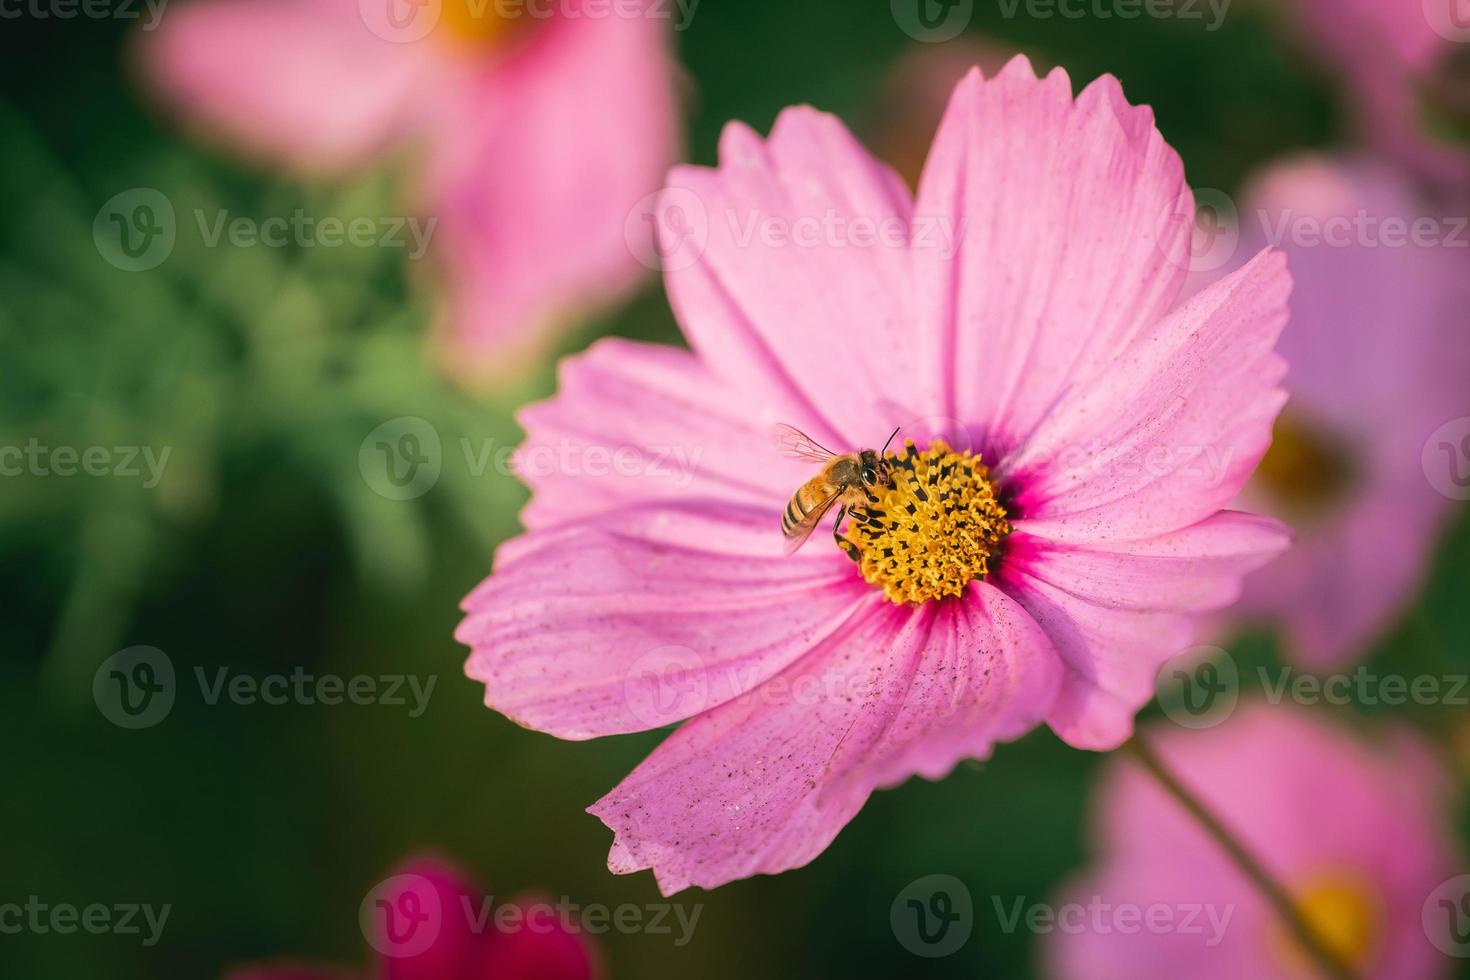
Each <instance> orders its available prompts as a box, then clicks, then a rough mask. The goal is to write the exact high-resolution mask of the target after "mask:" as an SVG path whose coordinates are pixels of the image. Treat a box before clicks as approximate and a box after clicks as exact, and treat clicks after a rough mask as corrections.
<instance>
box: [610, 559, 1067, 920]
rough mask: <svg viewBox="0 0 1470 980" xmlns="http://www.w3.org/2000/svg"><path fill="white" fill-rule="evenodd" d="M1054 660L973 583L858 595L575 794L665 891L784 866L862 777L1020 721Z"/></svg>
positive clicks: (940, 769) (954, 748) (949, 753)
mask: <svg viewBox="0 0 1470 980" xmlns="http://www.w3.org/2000/svg"><path fill="white" fill-rule="evenodd" d="M1057 673H1058V667H1057V665H1056V663H1055V661H1054V659H1053V657H1052V656H1051V654H1050V653H1049V651H1047V642H1046V638H1045V637H1044V636H1043V635H1041V633H1040V631H1039V630H1038V629H1037V628H1036V625H1035V624H1034V623H1032V622H1031V621H1030V620H1029V619H1028V618H1027V617H1026V616H1025V615H1024V613H1022V612H1021V611H1020V610H1019V609H1018V608H1017V607H1016V606H1015V605H1014V604H1013V603H1012V602H1011V601H1010V600H1009V599H1007V598H1006V597H1005V596H1004V595H1002V594H1001V593H1000V592H998V591H997V590H995V589H992V588H990V587H988V586H983V585H979V586H976V587H975V588H974V591H973V593H972V596H971V599H970V601H968V602H963V603H960V602H950V603H944V604H940V605H934V604H931V605H926V606H922V607H919V608H917V609H912V608H903V607H897V606H893V605H888V604H881V603H874V604H873V605H872V606H871V607H870V610H869V612H868V614H867V615H865V616H863V617H861V618H860V619H857V620H855V621H853V622H851V623H849V624H848V626H847V627H846V628H844V629H843V630H842V631H840V632H839V633H838V634H835V635H833V636H832V637H830V638H829V639H827V640H826V641H825V642H824V643H822V644H821V645H820V646H819V647H818V648H817V649H816V650H814V651H812V653H811V654H809V655H808V656H806V657H804V658H802V659H801V660H800V661H798V662H797V663H796V664H795V665H793V666H792V667H791V668H790V669H789V670H788V671H786V672H785V673H783V674H782V675H780V676H779V677H777V678H775V679H773V680H771V681H768V682H767V683H766V684H765V685H764V686H762V687H760V688H757V689H756V690H754V691H753V692H751V693H750V694H748V695H747V696H745V697H743V698H740V699H738V700H736V701H733V702H730V703H728V704H725V705H722V706H720V707H718V708H716V709H714V710H712V711H709V712H706V713H705V714H702V715H700V716H699V717H697V718H695V719H694V720H693V721H691V722H689V723H688V724H687V725H685V726H684V727H683V728H681V729H680V730H679V731H677V732H676V733H675V734H674V735H672V736H670V737H669V739H668V740H667V741H665V742H664V744H663V745H661V746H659V748H658V749H657V750H656V751H655V752H654V753H653V754H652V755H651V756H649V758H648V759H647V760H646V761H645V762H644V763H643V764H642V765H640V766H639V767H638V768H637V769H635V770H634V771H633V772H632V774H630V775H629V776H628V778H627V779H625V780H624V781H623V782H622V783H621V784H619V785H618V787H617V788H615V789H614V790H613V791H612V792H611V793H609V794H608V795H607V796H606V797H604V798H603V799H601V800H599V801H598V802H597V803H596V804H595V805H594V806H592V807H591V808H590V812H592V813H594V814H596V815H597V816H598V817H599V818H600V819H601V820H602V821H603V822H604V823H606V824H607V825H608V826H609V827H610V828H611V829H612V830H613V831H614V833H615V834H616V835H617V836H616V839H615V841H614V843H613V847H612V851H611V852H610V854H609V867H610V868H611V869H612V870H613V871H616V872H619V873H627V872H630V871H636V870H639V869H642V868H652V869H653V872H654V875H655V877H656V878H657V880H658V884H659V888H660V889H661V890H662V891H663V893H664V894H665V895H670V894H673V893H674V892H677V891H680V890H682V889H684V888H686V887H688V886H690V885H698V886H700V887H704V888H712V887H715V886H717V885H720V884H723V883H725V882H728V881H731V880H733V879H736V878H743V877H746V876H749V875H752V874H763V873H764V874H772V873H776V872H779V871H784V870H787V869H790V868H794V867H799V866H800V865H803V864H805V863H807V862H808V861H810V860H811V859H812V858H814V857H815V856H816V855H817V854H819V853H821V851H822V850H823V849H824V848H826V846H827V845H828V844H829V843H830V842H831V840H832V839H833V838H834V837H835V836H836V835H837V833H838V831H839V830H841V828H842V827H843V826H844V825H845V824H846V823H847V822H848V821H849V820H851V819H852V817H853V815H854V814H856V813H857V811H858V809H859V808H861V806H862V804H863V802H864V801H865V800H866V799H867V797H868V795H869V793H871V792H872V790H873V789H874V788H876V787H878V786H881V785H888V784H891V783H894V782H897V781H898V780H901V779H903V778H905V777H907V776H908V775H910V774H912V773H915V772H918V773H921V774H923V775H926V776H930V777H938V776H940V775H942V774H943V773H944V772H945V771H947V770H948V769H949V768H951V767H952V766H953V765H954V764H955V763H956V762H957V761H959V760H960V759H962V758H965V757H969V756H980V757H984V756H986V755H988V754H989V752H990V748H991V745H992V744H993V743H994V742H995V741H996V740H998V739H1003V738H1014V737H1017V736H1019V735H1020V734H1021V733H1022V732H1024V731H1026V730H1027V729H1029V728H1030V727H1031V726H1032V725H1034V724H1036V722H1037V720H1038V716H1037V712H1038V711H1039V710H1040V708H1041V706H1042V705H1044V704H1045V703H1046V702H1047V701H1049V700H1050V697H1049V692H1050V691H1051V690H1053V689H1054V687H1055V683H1056V680H1057Z"/></svg>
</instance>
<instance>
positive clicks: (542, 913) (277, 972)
mask: <svg viewBox="0 0 1470 980" xmlns="http://www.w3.org/2000/svg"><path fill="white" fill-rule="evenodd" d="M493 898H494V896H489V897H487V896H485V895H484V892H483V891H482V890H481V889H479V888H478V887H476V886H475V885H474V884H473V883H471V882H470V881H469V879H468V878H467V877H466V876H465V874H464V873H463V872H462V871H460V870H459V869H458V868H456V867H454V866H453V865H450V864H446V863H444V862H442V861H439V860H434V859H419V860H415V861H410V862H408V863H406V864H405V865H403V866H402V867H401V868H399V869H397V870H396V871H395V872H394V873H393V874H392V875H391V876H390V877H389V878H387V879H385V880H384V881H383V882H382V883H381V885H379V887H378V888H377V889H375V890H374V892H373V893H372V895H370V896H369V899H368V902H367V903H365V905H366V906H367V907H366V908H365V910H364V928H369V929H370V934H369V937H368V939H369V943H370V944H371V945H372V947H373V948H374V950H376V951H377V954H378V958H377V965H376V966H375V967H374V968H373V969H372V970H369V971H367V972H365V973H353V972H350V971H343V970H336V969H332V968H326V967H311V966H303V965H294V964H288V963H281V964H275V965H261V966H253V967H246V968H244V969H241V970H238V971H236V972H234V973H232V974H230V976H229V977H228V980H354V978H356V977H362V978H364V980H367V978H374V980H595V978H597V977H599V976H600V975H601V973H602V971H601V968H600V967H599V966H598V962H597V956H596V951H595V950H594V949H593V948H592V947H591V946H589V945H588V943H587V941H586V940H585V939H584V938H583V937H582V936H581V935H580V934H578V933H575V932H572V931H570V930H569V929H568V928H567V926H566V924H565V923H564V922H562V921H561V918H560V917H559V916H558V915H557V912H556V909H555V908H554V907H553V906H552V905H551V904H550V903H546V902H543V901H541V900H539V899H537V898H535V897H521V898H517V899H513V900H512V901H511V902H510V903H500V902H495V901H493ZM504 909H513V910H514V913H513V914H506V912H505V911H504Z"/></svg>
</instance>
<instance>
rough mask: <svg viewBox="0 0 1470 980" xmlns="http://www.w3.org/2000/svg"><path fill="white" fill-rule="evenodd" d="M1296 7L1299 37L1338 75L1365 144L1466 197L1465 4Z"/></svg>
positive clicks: (1333, 2)
mask: <svg viewBox="0 0 1470 980" xmlns="http://www.w3.org/2000/svg"><path fill="white" fill-rule="evenodd" d="M1296 2H1297V4H1298V5H1299V18H1298V19H1299V20H1300V22H1301V23H1300V27H1301V30H1302V33H1303V34H1304V35H1305V36H1306V39H1307V40H1308V41H1309V42H1310V43H1311V44H1312V45H1313V47H1314V48H1315V49H1316V50H1318V51H1320V52H1321V53H1322V54H1323V55H1324V56H1325V57H1326V58H1327V59H1328V60H1329V61H1331V62H1332V63H1333V65H1334V67H1336V68H1337V70H1339V71H1340V72H1342V74H1343V76H1344V78H1345V80H1346V82H1347V85H1348V88H1349V90H1350V95H1351V98H1352V104H1351V108H1352V111H1353V113H1354V115H1355V117H1356V121H1357V123H1358V127H1359V129H1360V130H1361V132H1362V134H1363V136H1364V138H1365V140H1366V141H1367V143H1368V144H1369V145H1370V146H1372V147H1373V148H1375V149H1376V150H1379V151H1381V152H1383V153H1385V154H1387V155H1389V156H1391V157H1392V158H1394V159H1395V160H1398V161H1400V162H1402V163H1404V164H1406V165H1408V166H1411V167H1413V168H1414V169H1415V170H1416V171H1418V172H1419V173H1422V174H1423V175H1425V176H1426V177H1428V178H1430V179H1431V180H1434V181H1437V182H1439V183H1440V184H1441V185H1443V187H1444V188H1445V189H1446V190H1448V191H1449V192H1450V193H1451V194H1452V195H1453V196H1455V197H1457V198H1459V199H1465V198H1466V197H1467V196H1470V4H1467V3H1466V0H1296Z"/></svg>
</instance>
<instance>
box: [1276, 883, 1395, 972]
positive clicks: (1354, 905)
mask: <svg viewBox="0 0 1470 980" xmlns="http://www.w3.org/2000/svg"><path fill="white" fill-rule="evenodd" d="M1292 895H1293V896H1294V898H1295V899H1296V905H1297V908H1298V909H1299V910H1300V911H1301V914H1302V918H1303V919H1305V920H1306V922H1307V925H1308V926H1309V927H1310V928H1311V929H1312V932H1313V933H1315V934H1316V936H1317V938H1318V941H1319V942H1321V944H1322V945H1323V947H1325V948H1326V950H1327V951H1328V952H1329V953H1331V954H1333V956H1334V957H1335V958H1336V959H1337V961H1338V963H1340V964H1342V965H1343V966H1345V967H1347V968H1348V969H1350V970H1353V971H1354V972H1361V971H1362V970H1363V969H1364V968H1366V967H1367V966H1369V965H1370V961H1371V959H1372V957H1373V955H1374V953H1375V952H1376V951H1377V948H1378V942H1379V939H1380V936H1381V933H1382V925H1383V910H1382V908H1381V902H1380V900H1379V898H1378V892H1377V889H1376V888H1375V887H1374V886H1373V883H1372V882H1371V881H1369V880H1368V879H1367V878H1365V877H1364V876H1363V875H1361V874H1357V873H1354V872H1350V871H1343V870H1337V869H1333V870H1329V871H1324V872H1319V873H1317V874H1313V875H1311V876H1309V877H1307V878H1305V879H1304V880H1303V881H1302V883H1301V884H1300V885H1299V886H1298V887H1296V888H1293V889H1292ZM1271 945H1272V948H1273V949H1274V950H1275V951H1276V954H1277V959H1278V960H1279V961H1280V963H1281V964H1282V965H1283V967H1285V968H1286V970H1287V971H1288V973H1289V974H1290V975H1295V976H1302V977H1314V976H1316V967H1315V966H1314V965H1313V963H1312V961H1311V960H1310V959H1308V958H1307V955H1306V953H1305V952H1304V951H1303V950H1302V949H1301V948H1300V946H1299V945H1298V944H1297V942H1296V941H1295V940H1294V939H1293V938H1292V937H1291V936H1290V935H1289V934H1288V933H1287V932H1286V931H1285V930H1284V929H1282V928H1280V927H1277V928H1276V929H1275V930H1274V931H1273V933H1272V936H1271Z"/></svg>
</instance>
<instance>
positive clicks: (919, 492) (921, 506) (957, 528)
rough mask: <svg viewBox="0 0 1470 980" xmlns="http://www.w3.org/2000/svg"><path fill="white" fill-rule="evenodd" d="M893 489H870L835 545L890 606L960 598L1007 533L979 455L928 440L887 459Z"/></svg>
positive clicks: (986, 571) (987, 568)
mask: <svg viewBox="0 0 1470 980" xmlns="http://www.w3.org/2000/svg"><path fill="white" fill-rule="evenodd" d="M888 472H889V476H890V477H891V482H892V485H891V486H888V487H876V488H874V489H873V490H872V491H870V492H869V495H868V502H867V504H866V505H864V506H860V507H856V508H852V509H850V510H849V515H850V517H851V522H850V523H849V525H848V529H847V532H846V533H845V534H843V535H842V536H841V537H840V538H839V539H838V540H839V543H840V545H841V547H842V549H843V551H845V552H846V553H847V555H848V557H849V558H851V559H852V560H853V561H855V562H857V563H858V567H859V568H860V569H861V570H862V574H863V578H864V579H866V580H867V581H868V582H869V583H870V584H872V585H875V586H878V587H879V588H881V589H882V590H883V595H884V596H885V597H887V598H888V600H889V601H891V602H895V603H906V602H912V603H919V602H926V601H928V600H930V599H943V598H944V597H946V596H959V595H962V594H963V593H964V591H965V587H966V586H967V585H969V584H970V582H972V581H974V580H976V579H981V578H984V577H985V576H986V575H988V574H989V573H990V572H991V570H992V568H993V567H994V566H993V562H994V561H995V560H996V558H997V554H998V551H999V548H1000V544H1001V542H1002V541H1003V540H1004V539H1005V537H1006V535H1008V534H1010V532H1011V526H1010V523H1009V522H1008V521H1007V520H1006V512H1005V508H1004V507H1002V506H1001V504H1000V501H998V500H996V498H995V488H994V486H993V485H992V483H991V480H990V470H989V469H987V468H986V467H985V465H984V464H983V463H982V462H981V461H980V457H979V456H976V455H974V454H973V453H970V452H968V451H966V452H962V453H961V452H955V451H954V450H953V449H951V448H950V447H949V445H948V444H947V443H945V442H944V441H943V440H935V441H934V442H933V443H931V444H930V445H929V448H927V449H925V450H924V451H923V452H920V451H919V450H918V449H917V448H915V446H914V444H913V442H912V441H909V442H907V443H906V444H905V446H904V449H903V452H902V453H898V454H892V453H891V454H889V458H888Z"/></svg>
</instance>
